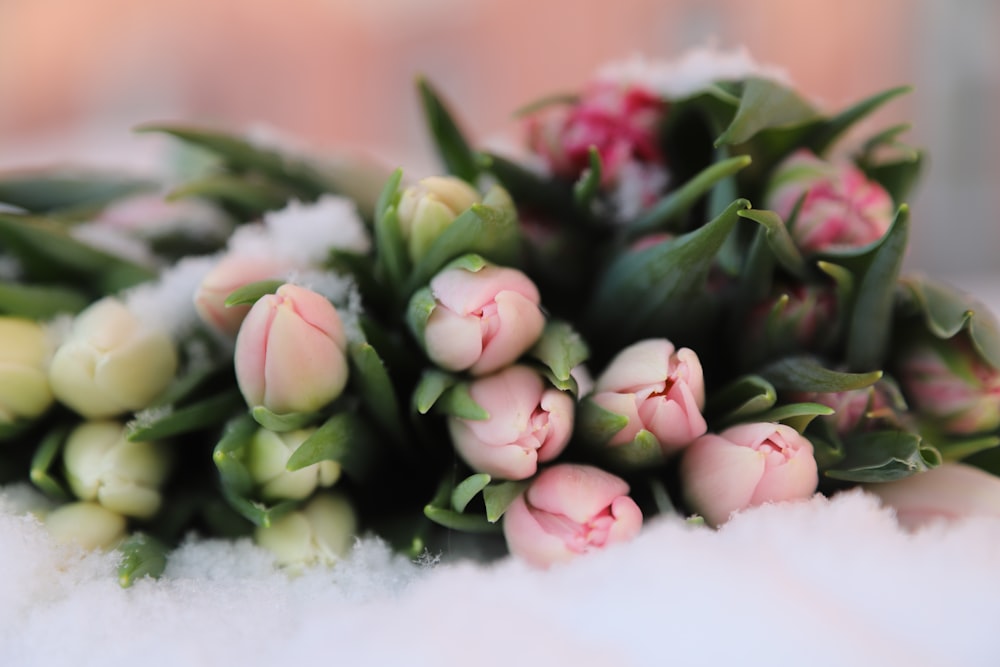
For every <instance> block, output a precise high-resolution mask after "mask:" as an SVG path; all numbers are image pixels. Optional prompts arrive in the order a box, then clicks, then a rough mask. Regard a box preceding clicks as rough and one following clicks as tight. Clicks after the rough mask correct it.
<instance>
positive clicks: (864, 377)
mask: <svg viewBox="0 0 1000 667" xmlns="http://www.w3.org/2000/svg"><path fill="white" fill-rule="evenodd" d="M760 375H761V376H762V377H763V378H765V379H766V380H768V381H769V382H770V383H771V384H773V385H774V387H775V388H776V389H778V390H779V391H818V392H837V391H847V390H849V389H863V388H865V387H870V386H871V385H873V384H875V383H876V382H877V381H878V380H879V378H881V377H882V371H870V372H868V373H842V372H840V371H834V370H830V369H829V368H824V367H823V366H821V365H820V364H819V363H817V362H816V361H815V360H814V359H811V358H808V357H787V358H785V359H782V360H780V361H776V362H774V363H772V364H769V365H768V366H767V367H766V368H764V369H763V370H762V371H761V372H760Z"/></svg>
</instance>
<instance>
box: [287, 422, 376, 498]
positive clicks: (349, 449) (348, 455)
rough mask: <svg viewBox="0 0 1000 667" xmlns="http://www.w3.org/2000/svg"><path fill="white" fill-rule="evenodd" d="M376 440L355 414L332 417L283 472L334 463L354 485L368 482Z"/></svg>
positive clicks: (314, 433) (300, 448)
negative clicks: (320, 463) (353, 481)
mask: <svg viewBox="0 0 1000 667" xmlns="http://www.w3.org/2000/svg"><path fill="white" fill-rule="evenodd" d="M378 455H379V450H378V439H377V437H376V436H375V434H374V433H373V432H372V429H371V428H370V427H369V426H368V425H367V424H366V423H365V422H364V421H363V420H362V419H361V418H360V417H358V416H357V415H356V414H353V413H349V412H341V413H339V414H336V415H333V416H332V417H330V418H329V419H327V420H326V422H324V423H323V425H322V426H320V427H319V428H318V429H316V431H314V432H313V433H312V435H310V436H309V437H308V438H306V440H305V441H304V442H303V443H302V444H301V445H299V446H298V448H296V450H295V451H294V452H293V453H292V455H291V456H290V457H288V463H287V464H286V466H285V467H286V468H288V470H300V469H302V468H305V467H306V466H311V465H313V464H316V463H319V462H320V461H336V462H337V463H339V464H340V466H341V468H343V470H344V472H345V473H346V474H347V475H348V476H350V477H351V478H353V479H354V480H356V481H358V482H363V481H365V480H367V479H369V478H370V476H371V473H372V470H373V469H374V467H375V465H376V464H377V463H378Z"/></svg>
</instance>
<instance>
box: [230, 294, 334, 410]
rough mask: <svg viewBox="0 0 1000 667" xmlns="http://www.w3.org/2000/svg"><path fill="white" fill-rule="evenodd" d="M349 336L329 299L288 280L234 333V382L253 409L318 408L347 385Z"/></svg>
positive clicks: (260, 304) (262, 300)
mask: <svg viewBox="0 0 1000 667" xmlns="http://www.w3.org/2000/svg"><path fill="white" fill-rule="evenodd" d="M346 346H347V337H346V336H345V334H344V329H343V326H342V325H341V322H340V316H339V315H338V314H337V310H336V308H334V307H333V304H331V303H330V302H329V301H328V300H327V299H326V298H324V297H323V296H320V295H319V294H317V293H315V292H312V291H310V290H307V289H305V288H304V287H298V286H296V285H291V284H286V285H282V286H281V287H279V288H278V291H277V294H268V295H265V296H263V297H261V298H260V299H258V301H257V303H255V304H254V305H253V308H251V309H250V312H249V314H247V316H246V319H245V320H244V321H243V326H242V327H240V332H239V335H238V336H237V337H236V352H235V365H236V381H237V383H238V384H239V387H240V391H241V392H242V393H243V397H244V398H245V399H246V402H247V404H248V405H250V406H251V407H257V406H263V407H265V408H267V409H268V410H270V411H271V412H273V413H276V414H289V413H306V412H313V411H315V410H319V409H320V408H322V407H323V406H325V405H326V404H328V403H330V402H331V401H333V400H334V399H335V398H337V397H338V396H339V395H340V393H341V392H342V391H343V389H344V385H345V384H346V383H347V373H348V369H347V358H346V357H345V354H344V351H345V349H346Z"/></svg>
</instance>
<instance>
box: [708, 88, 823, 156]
mask: <svg viewBox="0 0 1000 667" xmlns="http://www.w3.org/2000/svg"><path fill="white" fill-rule="evenodd" d="M817 118H818V113H817V112H816V110H815V109H814V108H813V107H812V106H811V105H810V104H809V103H807V102H806V101H805V100H803V99H802V98H801V97H799V96H798V94H797V93H796V92H795V91H794V90H792V89H791V88H787V87H785V86H784V85H782V84H780V83H777V82H776V81H772V80H770V79H757V78H754V79H748V80H747V82H746V84H745V85H744V86H743V94H742V95H741V96H740V106H739V108H738V109H737V110H736V115H735V116H734V117H733V120H732V122H731V123H730V124H729V127H727V128H726V129H725V131H724V132H723V133H722V135H721V136H720V137H719V138H718V139H716V140H715V145H716V146H721V145H723V144H742V143H743V142H745V141H748V140H750V139H752V138H753V137H754V135H756V134H757V133H758V132H761V131H762V130H768V129H772V128H786V127H794V126H798V125H805V124H806V123H809V122H810V121H814V120H816V119H817Z"/></svg>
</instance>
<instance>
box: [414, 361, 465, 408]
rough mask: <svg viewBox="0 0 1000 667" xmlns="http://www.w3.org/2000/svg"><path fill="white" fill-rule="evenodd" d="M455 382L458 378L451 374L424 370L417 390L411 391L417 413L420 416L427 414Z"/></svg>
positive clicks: (435, 370) (430, 369) (431, 369)
mask: <svg viewBox="0 0 1000 667" xmlns="http://www.w3.org/2000/svg"><path fill="white" fill-rule="evenodd" d="M456 382H458V378H456V377H455V376H454V375H452V374H451V373H445V372H444V371H440V370H437V369H433V368H429V369H427V370H425V371H424V374H423V375H422V376H421V377H420V382H419V383H418V384H417V388H416V389H415V390H414V391H413V405H414V407H415V408H416V410H417V412H419V413H420V414H422V415H425V414H427V412H428V411H429V410H430V409H431V408H432V407H434V404H435V403H437V400H438V399H439V398H440V397H441V395H442V394H444V392H445V391H447V389H448V388H449V387H452V386H453V385H454V384H455V383H456Z"/></svg>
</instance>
